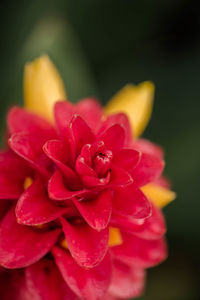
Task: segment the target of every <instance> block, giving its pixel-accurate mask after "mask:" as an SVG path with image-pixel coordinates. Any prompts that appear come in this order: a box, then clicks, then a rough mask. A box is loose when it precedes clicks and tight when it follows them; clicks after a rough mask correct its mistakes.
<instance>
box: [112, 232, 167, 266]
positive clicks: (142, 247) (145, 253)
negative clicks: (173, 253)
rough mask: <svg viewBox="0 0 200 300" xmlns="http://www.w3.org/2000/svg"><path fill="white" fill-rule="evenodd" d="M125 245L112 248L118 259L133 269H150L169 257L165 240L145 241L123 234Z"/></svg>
mask: <svg viewBox="0 0 200 300" xmlns="http://www.w3.org/2000/svg"><path fill="white" fill-rule="evenodd" d="M122 239H123V244H121V245H120V246H115V247H112V248H111V251H112V252H113V254H114V256H115V258H116V259H118V260H121V261H122V262H124V263H125V264H128V265H129V266H133V267H140V268H148V267H152V266H155V265H157V264H158V263H160V262H161V261H163V260H164V259H165V258H166V256H167V247H166V242H165V240H164V239H163V238H162V239H158V240H153V241H149V240H144V239H141V238H138V237H136V236H133V235H130V234H127V233H123V234H122Z"/></svg>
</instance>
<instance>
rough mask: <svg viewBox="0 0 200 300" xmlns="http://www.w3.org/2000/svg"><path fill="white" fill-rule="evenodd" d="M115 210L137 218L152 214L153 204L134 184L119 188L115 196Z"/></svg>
mask: <svg viewBox="0 0 200 300" xmlns="http://www.w3.org/2000/svg"><path fill="white" fill-rule="evenodd" d="M112 203H113V211H114V212H116V213H118V214H120V215H124V216H130V217H133V218H136V219H142V218H147V217H149V216H150V215H151V204H150V202H149V201H148V199H147V197H146V196H145V195H144V194H143V193H142V192H141V191H140V189H138V188H137V187H136V186H135V185H134V184H131V185H129V186H127V187H124V188H123V189H120V188H119V189H117V190H116V191H115V193H114V197H113V201H112Z"/></svg>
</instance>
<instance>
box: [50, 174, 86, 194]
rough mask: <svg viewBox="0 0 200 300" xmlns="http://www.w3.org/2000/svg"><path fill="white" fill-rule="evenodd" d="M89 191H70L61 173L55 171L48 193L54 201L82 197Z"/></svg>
mask: <svg viewBox="0 0 200 300" xmlns="http://www.w3.org/2000/svg"><path fill="white" fill-rule="evenodd" d="M86 192H87V191H86V190H85V189H82V190H79V191H73V190H69V189H68V188H67V187H66V186H65V184H64V180H63V176H62V174H61V173H60V172H59V171H55V173H54V174H53V175H52V177H51V178H50V180H49V184H48V193H49V197H50V198H51V199H53V200H67V199H71V198H73V197H75V196H81V195H83V194H85V193H86Z"/></svg>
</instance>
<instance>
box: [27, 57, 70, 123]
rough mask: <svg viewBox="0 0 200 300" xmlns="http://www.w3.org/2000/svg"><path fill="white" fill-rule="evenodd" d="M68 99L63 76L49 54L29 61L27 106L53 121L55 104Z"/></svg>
mask: <svg viewBox="0 0 200 300" xmlns="http://www.w3.org/2000/svg"><path fill="white" fill-rule="evenodd" d="M64 99H66V93H65V88H64V84H63V81H62V78H61V77H60V74H59V72H58V71H57V69H56V67H55V66H54V64H53V63H52V62H51V60H50V59H49V57H48V56H46V55H44V56H41V57H39V58H38V59H36V60H34V61H33V62H30V63H27V64H26V66H25V70H24V103H25V107H26V108H27V109H28V110H29V111H31V112H33V113H36V114H38V115H40V116H42V117H44V118H46V119H48V120H50V121H53V105H54V103H55V102H56V101H58V100H64Z"/></svg>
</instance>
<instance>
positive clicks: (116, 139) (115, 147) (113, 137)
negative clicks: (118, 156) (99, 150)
mask: <svg viewBox="0 0 200 300" xmlns="http://www.w3.org/2000/svg"><path fill="white" fill-rule="evenodd" d="M98 140H99V141H103V142H104V144H105V146H106V148H108V149H109V150H111V151H113V152H117V151H119V150H120V149H121V148H122V147H123V146H124V140H125V132H124V128H123V127H122V126H121V125H119V124H115V125H113V126H111V127H109V128H108V129H106V130H105V131H104V132H103V133H101V134H100V135H99V137H98Z"/></svg>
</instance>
